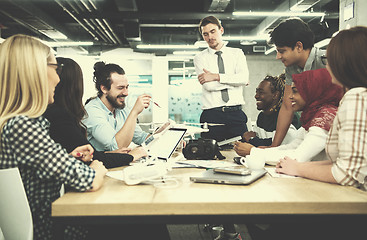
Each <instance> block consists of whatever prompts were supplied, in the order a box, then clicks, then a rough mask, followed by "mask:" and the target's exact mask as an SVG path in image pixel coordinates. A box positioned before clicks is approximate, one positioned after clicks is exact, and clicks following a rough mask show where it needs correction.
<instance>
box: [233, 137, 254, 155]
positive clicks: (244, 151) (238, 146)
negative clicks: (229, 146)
mask: <svg viewBox="0 0 367 240" xmlns="http://www.w3.org/2000/svg"><path fill="white" fill-rule="evenodd" d="M253 147H254V146H253V145H251V144H249V143H243V142H238V141H237V142H235V144H234V148H233V149H234V150H235V151H236V153H237V154H238V155H240V156H242V157H245V156H246V155H249V154H250V151H251V148H253Z"/></svg>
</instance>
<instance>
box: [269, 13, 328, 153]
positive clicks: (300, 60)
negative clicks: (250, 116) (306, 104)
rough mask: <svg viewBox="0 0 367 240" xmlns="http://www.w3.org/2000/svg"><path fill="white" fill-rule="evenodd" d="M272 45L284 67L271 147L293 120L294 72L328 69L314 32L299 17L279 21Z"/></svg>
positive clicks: (283, 135) (272, 35) (272, 34)
mask: <svg viewBox="0 0 367 240" xmlns="http://www.w3.org/2000/svg"><path fill="white" fill-rule="evenodd" d="M269 43H270V44H275V47H276V49H277V56H276V59H280V60H281V61H282V63H283V64H284V66H285V76H286V82H285V84H286V85H285V90H284V100H283V103H282V106H281V108H280V111H279V116H278V122H277V128H276V132H275V136H274V139H273V143H272V145H271V146H272V147H277V146H279V145H280V144H281V143H282V141H283V139H284V137H285V135H286V133H287V131H288V128H289V126H290V124H291V122H292V119H293V109H292V104H291V100H290V98H289V96H290V95H291V93H292V88H291V85H292V82H293V79H292V74H298V73H301V72H304V71H308V70H315V69H319V68H325V64H323V62H322V60H321V59H322V58H321V57H322V56H323V55H324V54H325V51H324V50H320V49H318V48H316V47H314V34H313V32H312V31H311V29H310V27H309V26H308V24H307V23H305V22H304V21H302V20H301V19H300V18H289V19H286V20H283V21H282V22H280V23H279V25H278V26H277V27H275V28H274V30H273V31H272V32H271V33H270V42H269Z"/></svg>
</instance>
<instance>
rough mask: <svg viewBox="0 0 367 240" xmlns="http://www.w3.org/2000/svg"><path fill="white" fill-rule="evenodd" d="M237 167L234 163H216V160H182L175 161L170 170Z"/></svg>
mask: <svg viewBox="0 0 367 240" xmlns="http://www.w3.org/2000/svg"><path fill="white" fill-rule="evenodd" d="M232 166H238V164H237V163H235V162H228V161H218V160H184V161H177V162H175V163H174V164H173V165H172V168H217V167H232Z"/></svg>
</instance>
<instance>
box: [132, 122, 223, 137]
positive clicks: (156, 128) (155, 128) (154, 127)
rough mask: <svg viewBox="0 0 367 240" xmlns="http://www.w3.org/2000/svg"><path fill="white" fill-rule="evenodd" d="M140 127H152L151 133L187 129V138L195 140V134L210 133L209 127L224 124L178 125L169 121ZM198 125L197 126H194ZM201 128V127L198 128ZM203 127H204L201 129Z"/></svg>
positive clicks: (186, 123) (184, 123) (187, 123)
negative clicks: (167, 128) (164, 129)
mask: <svg viewBox="0 0 367 240" xmlns="http://www.w3.org/2000/svg"><path fill="white" fill-rule="evenodd" d="M139 125H142V126H144V125H147V126H150V128H149V131H150V132H151V133H153V134H154V133H156V132H157V131H159V129H161V128H162V127H164V128H166V127H168V126H169V128H183V129H186V136H191V137H192V138H194V135H195V134H198V133H202V132H209V126H223V125H224V124H222V123H206V122H205V123H189V122H183V123H176V122H175V121H173V120H171V119H168V121H167V122H165V123H153V122H150V123H139ZM192 125H196V126H192ZM197 126H199V127H197ZM201 126H202V127H201Z"/></svg>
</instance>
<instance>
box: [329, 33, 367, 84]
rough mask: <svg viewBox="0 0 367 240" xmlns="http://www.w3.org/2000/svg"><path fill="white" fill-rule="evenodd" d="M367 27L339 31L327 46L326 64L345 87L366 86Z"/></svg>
mask: <svg viewBox="0 0 367 240" xmlns="http://www.w3.org/2000/svg"><path fill="white" fill-rule="evenodd" d="M366 43H367V27H362V26H358V27H353V28H350V29H347V30H342V31H340V32H339V33H338V34H337V35H336V36H335V37H333V38H332V39H331V41H330V43H329V45H328V48H327V52H326V53H327V60H328V65H329V67H330V69H331V71H332V73H333V75H334V76H335V78H336V79H337V80H338V81H339V82H340V83H341V84H343V85H344V86H345V87H347V88H349V89H351V88H355V87H367V49H366V48H365V45H366Z"/></svg>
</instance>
